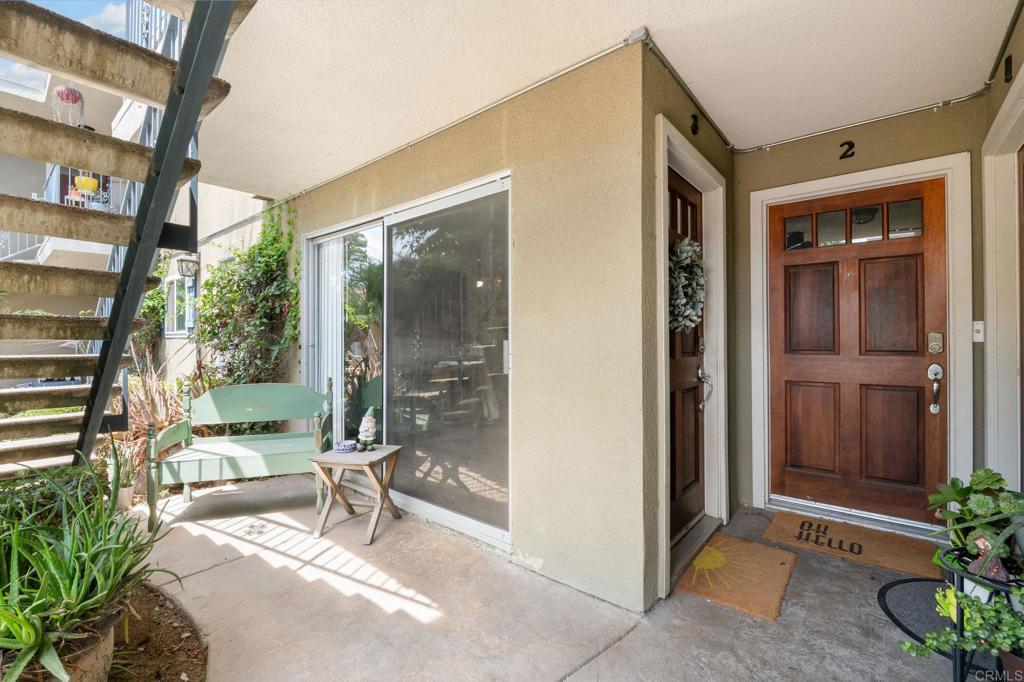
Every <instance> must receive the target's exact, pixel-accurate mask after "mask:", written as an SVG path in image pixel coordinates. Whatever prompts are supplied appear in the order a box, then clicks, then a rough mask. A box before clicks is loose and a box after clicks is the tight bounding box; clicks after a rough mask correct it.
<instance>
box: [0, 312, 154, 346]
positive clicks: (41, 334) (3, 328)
mask: <svg viewBox="0 0 1024 682" xmlns="http://www.w3.org/2000/svg"><path fill="white" fill-rule="evenodd" d="M144 324H145V322H143V321H142V320H135V321H134V322H132V331H138V330H139V329H141V328H142V327H143V325H144ZM106 334H107V318H105V317H91V316H90V317H86V316H76V315H31V314H26V313H0V339H5V340H6V339H18V340H40V339H55V340H59V341H93V340H99V339H103V338H105V337H106Z"/></svg>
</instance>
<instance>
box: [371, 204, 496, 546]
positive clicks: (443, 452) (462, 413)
mask: <svg viewBox="0 0 1024 682" xmlns="http://www.w3.org/2000/svg"><path fill="white" fill-rule="evenodd" d="M447 203H449V204H450V203H451V202H450V201H449V202H447ZM430 208H431V207H429V206H428V207H425V208H421V209H419V211H423V210H430ZM419 211H418V212H419ZM397 218H398V220H397V221H395V222H391V223H389V225H388V229H387V238H388V255H389V264H390V268H389V270H388V277H387V288H388V314H387V319H386V325H385V334H386V336H387V349H388V363H387V364H388V388H389V390H388V398H389V399H388V405H387V409H388V420H387V440H388V442H389V443H395V444H399V445H402V446H403V448H402V455H401V457H399V460H398V466H397V469H396V471H395V480H394V486H395V489H396V490H398V491H400V492H403V493H406V494H408V495H412V496H414V497H418V498H420V499H423V500H427V501H429V502H432V503H434V504H437V505H439V506H442V507H445V508H446V509H450V510H452V511H455V512H458V513H460V514H463V515H465V516H469V517H471V518H474V519H477V520H479V521H483V522H484V523H487V524H488V525H491V526H496V527H498V528H502V529H506V530H507V529H508V367H507V344H508V225H509V216H508V192H507V191H498V192H495V193H492V194H489V195H487V196H482V197H477V198H474V199H471V200H469V201H464V202H460V203H454V205H448V206H445V207H442V208H438V210H435V211H431V212H428V213H425V214H423V215H418V216H416V217H412V218H410V219H408V220H401V216H397Z"/></svg>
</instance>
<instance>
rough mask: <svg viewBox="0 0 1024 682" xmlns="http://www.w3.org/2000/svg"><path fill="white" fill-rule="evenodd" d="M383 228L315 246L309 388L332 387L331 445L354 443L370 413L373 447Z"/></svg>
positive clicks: (380, 374)
mask: <svg viewBox="0 0 1024 682" xmlns="http://www.w3.org/2000/svg"><path fill="white" fill-rule="evenodd" d="M383 254H384V228H383V226H382V225H380V223H377V224H375V225H373V226H371V227H367V228H364V229H360V230H356V231H352V232H347V233H345V234H343V235H341V236H332V237H329V238H327V239H324V240H323V241H320V242H318V243H317V245H316V281H317V288H316V291H317V296H318V301H317V306H316V311H317V312H316V319H315V320H314V326H315V329H316V333H315V335H314V339H315V343H316V344H317V346H316V347H315V348H314V351H315V353H314V357H315V359H316V363H317V366H316V368H315V370H316V376H315V377H312V378H313V380H314V381H313V383H314V385H316V386H318V387H319V388H320V390H324V384H325V382H326V380H327V377H331V379H332V380H333V382H334V440H335V441H341V440H343V439H345V438H355V437H356V434H357V433H358V431H359V422H360V420H362V418H363V415H364V414H365V413H366V411H367V410H368V409H369V408H371V407H372V408H375V410H374V411H375V414H376V417H377V422H378V429H377V435H378V442H379V441H380V436H381V435H382V428H381V426H380V425H381V422H382V417H383V414H382V408H383V396H384V387H383V384H384V353H383V342H384V336H383V333H384V324H383V322H384V258H383Z"/></svg>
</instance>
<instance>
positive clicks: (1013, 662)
mask: <svg viewBox="0 0 1024 682" xmlns="http://www.w3.org/2000/svg"><path fill="white" fill-rule="evenodd" d="M999 662H1000V663H1002V664H1003V677H1002V678H1001V679H1004V680H1007V682H1015V681H1016V680H1024V658H1021V657H1020V656H1017V655H1016V654H1011V653H1009V652H1006V651H1000V652H999Z"/></svg>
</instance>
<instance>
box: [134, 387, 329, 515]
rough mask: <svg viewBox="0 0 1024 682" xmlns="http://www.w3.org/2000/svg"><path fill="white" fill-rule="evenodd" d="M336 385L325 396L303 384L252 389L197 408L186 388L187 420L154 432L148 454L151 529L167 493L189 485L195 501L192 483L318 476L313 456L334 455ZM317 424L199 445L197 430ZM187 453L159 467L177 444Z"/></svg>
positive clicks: (220, 395) (223, 391)
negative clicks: (277, 423)
mask: <svg viewBox="0 0 1024 682" xmlns="http://www.w3.org/2000/svg"><path fill="white" fill-rule="evenodd" d="M332 395H333V394H332V391H331V380H330V379H328V380H327V391H326V392H325V393H317V392H316V391H314V390H313V389H311V388H307V387H306V386H299V385H296V384H245V385H240V386H224V387H221V388H215V389H213V390H210V391H207V392H206V393H204V394H203V395H201V396H200V397H198V398H196V399H195V401H193V400H192V399H191V394H190V390H189V386H188V384H187V383H186V384H185V386H184V394H183V396H182V407H183V408H184V412H185V418H184V419H183V420H182V421H180V422H177V423H175V424H172V425H171V426H168V427H167V428H165V429H162V430H161V431H160V432H159V433H157V432H156V427H155V426H153V425H152V424H150V425H149V432H148V434H147V435H148V438H147V449H146V466H147V468H146V472H147V482H146V483H147V485H146V496H147V498H148V501H149V526H150V529H152V528H153V526H154V525H155V523H156V517H157V509H156V501H157V495H158V494H159V492H160V489H161V488H162V487H163V486H167V485H174V484H178V483H180V484H183V485H184V492H183V498H184V500H185V502H191V500H192V490H191V484H192V483H198V482H200V481H221V480H226V479H242V478H259V477H263V476H281V475H284V474H301V473H307V472H309V473H315V472H314V469H313V465H312V463H311V462H310V459H309V458H310V457H313V456H314V455H319V454H320V453H321V452H326V451H328V450H330V449H331V448H332V433H331V431H332V424H333V407H332ZM286 419H312V420H313V425H314V428H313V431H307V432H304V433H270V434H260V435H253V436H216V437H208V438H196V437H193V436H192V427H193V426H200V425H207V426H210V425H225V428H226V425H227V424H237V423H239V422H261V421H284V420H286ZM179 444H181V445H183V446H184V447H183V448H182V449H181V450H179V451H178V452H175V453H173V454H171V455H170V456H168V457H167V458H166V459H163V460H159V461H158V460H157V456H158V455H159V454H160V453H161V452H163V451H164V450H166V449H167V448H169V447H172V446H174V445H179ZM322 507H323V483H322V482H321V481H320V479H319V477H317V479H316V508H317V512H319V511H320V510H321V509H322Z"/></svg>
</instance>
